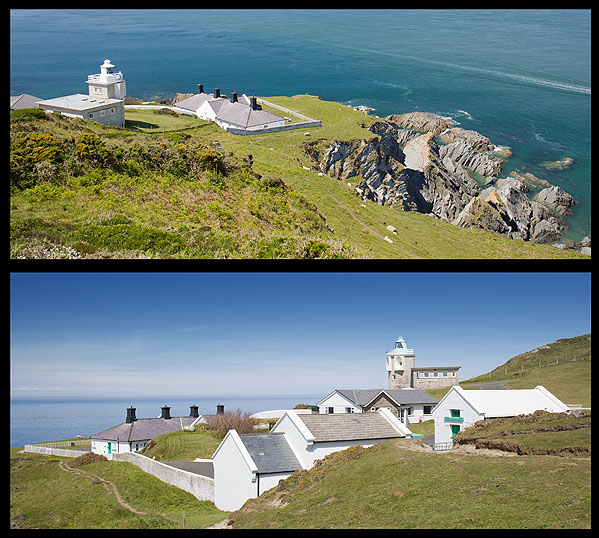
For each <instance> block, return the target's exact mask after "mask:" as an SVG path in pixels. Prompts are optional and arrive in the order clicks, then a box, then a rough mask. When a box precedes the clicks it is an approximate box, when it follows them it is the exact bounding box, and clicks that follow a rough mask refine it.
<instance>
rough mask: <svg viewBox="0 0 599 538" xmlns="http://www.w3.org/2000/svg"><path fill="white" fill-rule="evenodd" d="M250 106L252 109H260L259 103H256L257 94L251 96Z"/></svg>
mask: <svg viewBox="0 0 599 538" xmlns="http://www.w3.org/2000/svg"><path fill="white" fill-rule="evenodd" d="M250 108H251V109H252V110H258V104H257V103H256V97H255V96H252V97H250Z"/></svg>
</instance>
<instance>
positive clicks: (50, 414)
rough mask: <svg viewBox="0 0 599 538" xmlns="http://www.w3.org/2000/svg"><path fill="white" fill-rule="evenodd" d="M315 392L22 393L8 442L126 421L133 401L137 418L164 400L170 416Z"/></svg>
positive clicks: (286, 405)
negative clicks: (101, 396)
mask: <svg viewBox="0 0 599 538" xmlns="http://www.w3.org/2000/svg"><path fill="white" fill-rule="evenodd" d="M321 398H322V395H320V396H317V395H316V396H315V395H312V396H274V397H268V396H255V397H251V396H243V397H235V396H223V397H203V398H197V397H193V396H191V397H189V398H181V397H177V398H172V397H163V398H131V399H129V400H124V399H110V400H107V399H91V398H71V399H69V398H27V399H24V398H22V399H13V400H11V402H10V447H11V448H17V447H21V446H23V445H26V444H32V443H40V442H43V441H57V440H60V439H69V438H71V437H76V436H77V435H82V436H83V437H88V436H90V435H94V434H96V433H99V432H101V431H104V430H106V429H108V428H111V427H112V426H116V425H118V424H121V423H122V422H125V417H126V416H127V407H135V409H136V411H135V415H136V416H137V418H154V417H158V416H160V414H161V412H162V409H161V407H162V406H163V405H168V406H169V407H170V408H171V410H170V413H171V416H173V417H175V416H188V415H189V406H190V405H197V406H198V407H199V412H200V413H201V414H205V415H213V414H215V413H216V406H217V405H219V404H222V405H224V406H225V411H232V412H235V411H237V409H239V410H241V412H242V413H246V412H247V413H258V412H260V411H269V410H273V409H292V408H293V407H294V406H295V405H296V404H299V403H307V404H310V405H313V404H315V403H316V402H318V400H320V399H321Z"/></svg>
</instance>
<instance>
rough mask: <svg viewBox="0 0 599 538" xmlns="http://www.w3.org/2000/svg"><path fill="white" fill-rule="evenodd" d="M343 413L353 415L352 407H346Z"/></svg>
mask: <svg viewBox="0 0 599 538" xmlns="http://www.w3.org/2000/svg"><path fill="white" fill-rule="evenodd" d="M345 412H346V413H353V412H354V408H353V407H346V408H345Z"/></svg>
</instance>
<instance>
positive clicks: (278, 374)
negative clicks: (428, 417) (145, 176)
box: [11, 273, 591, 398]
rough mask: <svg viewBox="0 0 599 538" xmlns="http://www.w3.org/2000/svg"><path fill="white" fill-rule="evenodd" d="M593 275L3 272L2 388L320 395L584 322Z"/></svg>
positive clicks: (488, 365)
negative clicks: (410, 361)
mask: <svg viewBox="0 0 599 538" xmlns="http://www.w3.org/2000/svg"><path fill="white" fill-rule="evenodd" d="M590 281H591V278H590V274H589V273H418V274H411V273H62V274H61V273H12V274H11V396H12V397H39V396H69V397H70V396H89V397H94V398H98V397H107V398H113V397H114V398H117V397H129V396H163V395H164V396H187V395H201V396H213V395H214V396H216V395H232V394H234V395H270V396H277V395H321V396H325V395H326V394H328V393H329V392H330V391H331V390H333V389H335V388H384V387H385V386H386V384H387V378H386V372H385V352H386V351H387V350H389V349H391V348H392V347H393V345H394V342H395V340H396V339H397V338H398V337H399V336H403V337H404V338H405V339H406V341H407V343H408V346H409V347H411V348H413V349H414V351H415V353H416V365H417V366H437V365H438V366H461V370H460V378H461V379H467V378H469V377H473V376H476V375H479V374H482V373H485V372H488V371H490V370H492V369H493V368H495V367H496V366H498V365H500V364H502V363H504V362H505V361H506V360H508V359H509V358H511V357H513V356H515V355H517V354H519V353H523V352H525V351H529V350H531V349H534V348H536V347H538V346H540V345H543V344H546V343H549V342H553V341H555V340H557V339H558V338H567V337H573V336H578V335H581V334H585V333H589V332H590V331H591V329H590Z"/></svg>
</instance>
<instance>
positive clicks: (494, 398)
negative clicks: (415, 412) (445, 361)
mask: <svg viewBox="0 0 599 538" xmlns="http://www.w3.org/2000/svg"><path fill="white" fill-rule="evenodd" d="M539 409H542V410H544V411H549V412H550V413H565V412H568V411H569V410H570V408H569V407H568V406H567V405H566V404H565V403H563V402H562V401H560V400H559V399H558V398H556V397H555V396H554V395H553V394H551V392H549V391H548V390H547V389H546V388H545V387H543V386H541V385H539V386H537V387H535V388H534V389H516V390H464V389H463V388H462V387H459V386H458V387H452V388H451V389H450V390H449V392H448V393H447V394H446V395H445V396H444V397H443V398H442V399H441V401H440V402H439V403H438V404H437V405H436V407H435V408H434V409H433V413H432V415H433V419H434V421H435V443H449V442H451V441H452V438H453V436H454V435H456V434H458V433H459V432H460V431H462V430H464V429H465V428H467V427H468V426H472V425H473V424H474V423H475V422H476V421H478V420H482V419H487V418H499V417H515V416H516V415H528V414H530V413H534V412H535V411H537V410H539Z"/></svg>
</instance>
